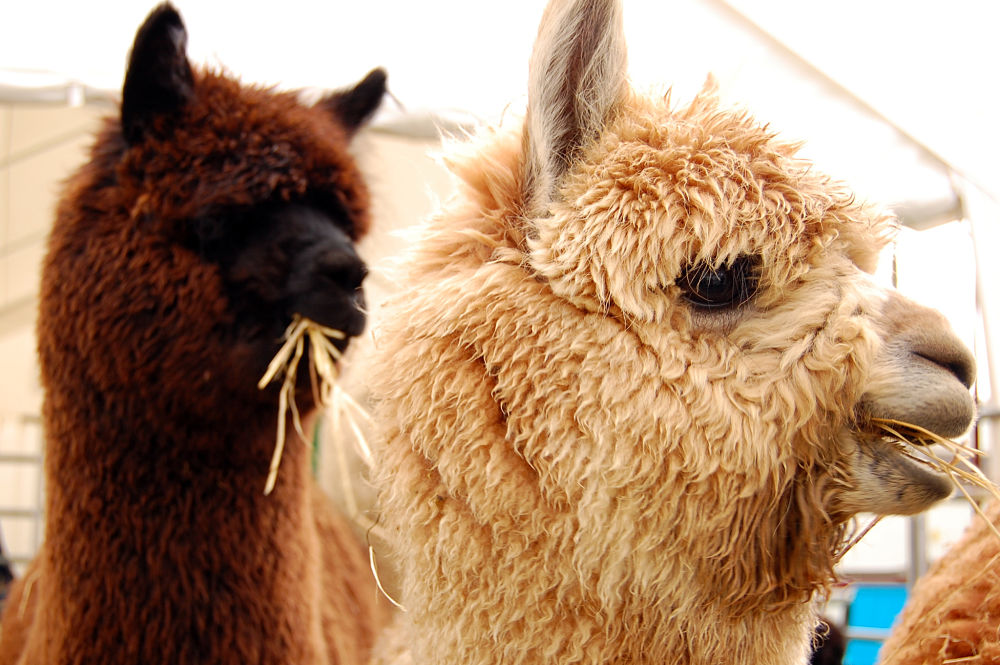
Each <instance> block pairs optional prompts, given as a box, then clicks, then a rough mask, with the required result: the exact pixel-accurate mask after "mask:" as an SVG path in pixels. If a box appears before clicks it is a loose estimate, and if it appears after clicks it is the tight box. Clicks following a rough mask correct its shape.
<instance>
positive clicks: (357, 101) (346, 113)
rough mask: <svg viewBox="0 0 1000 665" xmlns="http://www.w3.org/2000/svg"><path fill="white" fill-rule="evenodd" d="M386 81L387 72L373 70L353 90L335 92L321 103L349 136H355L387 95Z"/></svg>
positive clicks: (378, 69) (380, 69)
mask: <svg viewBox="0 0 1000 665" xmlns="http://www.w3.org/2000/svg"><path fill="white" fill-rule="evenodd" d="M385 81H386V73H385V70H384V69H382V68H377V69H373V70H371V71H370V72H368V74H367V75H366V76H365V77H364V78H363V79H361V81H359V82H358V83H357V84H356V85H355V86H354V87H353V88H350V89H348V90H339V91H337V92H334V93H333V94H331V95H330V96H328V97H325V98H323V99H322V100H321V101H320V102H319V103H320V104H322V105H323V106H324V107H326V108H327V109H328V110H329V111H330V112H331V113H333V114H334V115H335V116H336V117H337V119H338V120H340V122H341V124H342V125H343V126H344V129H345V130H346V131H347V134H348V136H353V135H354V133H355V132H356V131H358V129H360V128H361V126H362V125H364V124H365V123H366V122H368V121H369V120H370V119H371V117H372V116H373V115H374V114H375V111H376V110H377V109H378V106H379V104H380V103H381V102H382V97H383V96H384V95H385Z"/></svg>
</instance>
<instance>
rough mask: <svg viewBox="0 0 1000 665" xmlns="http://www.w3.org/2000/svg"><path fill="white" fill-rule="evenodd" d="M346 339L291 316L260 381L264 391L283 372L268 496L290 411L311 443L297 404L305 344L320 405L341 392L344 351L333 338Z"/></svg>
mask: <svg viewBox="0 0 1000 665" xmlns="http://www.w3.org/2000/svg"><path fill="white" fill-rule="evenodd" d="M345 338H346V335H345V334H344V333H343V332H341V331H340V330H334V329H333V328H327V327H326V326H322V325H320V324H318V323H316V322H315V321H313V320H311V319H307V318H305V317H304V316H301V315H299V314H296V315H295V316H294V317H293V318H292V323H291V324H290V325H289V326H288V328H287V329H286V330H285V334H284V337H283V339H284V340H285V341H284V344H282V346H281V348H280V349H278V352H277V353H276V354H275V356H274V358H273V359H272V360H271V363H270V364H269V365H268V366H267V371H266V372H264V376H262V377H261V379H260V381H258V382H257V388H259V389H261V390H263V389H264V388H265V387H267V386H268V385H269V384H270V383H271V382H272V381H274V380H275V379H276V378H277V376H278V375H279V374H281V373H282V372H283V373H284V379H283V380H282V383H281V390H280V392H279V393H278V433H277V439H276V441H275V445H274V453H273V455H272V456H271V465H270V468H269V470H268V474H267V481H266V482H265V484H264V495H265V496H266V495H268V494H270V493H271V491H272V490H273V489H274V484H275V482H277V480H278V467H279V466H280V465H281V454H282V452H284V449H285V434H286V432H285V423H286V420H287V418H286V416H287V414H288V413H289V412H291V416H292V425H293V426H294V427H295V431H296V432H298V435H299V438H301V439H302V441H303V442H305V443H306V444H308V443H309V440H308V438H307V437H306V435H305V433H304V432H303V431H302V420H301V418H300V416H299V410H298V407H297V406H296V405H295V381H296V378H297V376H298V366H299V361H300V360H302V356H303V355H304V354H305V349H306V344H307V343H308V344H309V360H310V363H309V378H310V383H311V386H312V390H313V396H314V397H315V399H316V404H317V405H319V406H321V407H326V406H330V405H331V404H333V403H334V402H335V401H336V399H335V396H336V394H337V392H338V388H337V375H338V371H337V361H339V360H340V357H341V352H340V349H338V348H337V347H336V346H335V345H334V343H333V341H332V340H343V339H345Z"/></svg>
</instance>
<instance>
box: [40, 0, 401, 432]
mask: <svg viewBox="0 0 1000 665" xmlns="http://www.w3.org/2000/svg"><path fill="white" fill-rule="evenodd" d="M186 40H187V36H186V31H185V28H184V26H183V23H182V21H181V18H180V16H179V15H178V13H177V12H176V11H175V10H174V9H173V8H172V7H171V6H170V5H168V4H164V5H161V6H159V7H158V8H156V9H155V10H154V11H153V12H152V13H151V14H150V16H149V17H148V18H147V20H146V21H145V23H144V24H143V25H142V26H141V28H140V29H139V31H138V33H137V35H136V38H135V43H134V45H133V48H132V51H131V55H130V58H129V63H128V69H127V73H126V76H125V83H124V86H123V90H122V101H121V112H120V117H118V118H113V119H110V120H109V121H108V122H107V124H106V126H105V128H104V130H103V132H102V133H101V134H100V135H99V136H98V138H97V142H96V144H95V146H94V148H93V151H92V158H91V161H90V162H89V163H88V164H86V165H85V166H84V167H83V168H82V169H81V170H80V172H79V173H77V174H76V175H75V176H74V177H73V178H72V179H71V180H70V181H69V183H68V186H67V190H66V192H65V194H64V197H63V201H62V203H61V205H60V208H59V213H58V218H57V221H56V224H55V227H54V230H53V233H52V240H51V243H50V254H49V257H48V260H47V264H46V271H45V276H44V285H43V297H42V307H41V318H40V324H39V330H40V339H41V343H40V347H41V351H42V361H43V366H44V367H45V374H46V375H47V376H50V377H51V378H50V379H49V380H48V381H47V383H48V385H49V387H50V388H53V387H57V386H61V385H67V386H68V385H72V376H68V375H67V374H68V373H72V372H78V371H79V368H81V367H84V368H86V379H87V381H88V382H89V385H90V388H91V389H93V390H97V391H101V392H108V393H109V394H115V395H118V396H121V395H124V394H129V395H137V396H139V399H140V400H142V399H146V400H149V401H150V403H155V404H156V405H157V408H159V409H166V410H171V409H177V410H178V411H179V412H181V413H183V414H185V415H184V416H183V417H184V418H185V419H188V420H189V421H191V422H197V421H198V419H199V418H206V419H210V418H213V417H214V414H213V412H215V413H218V412H220V411H224V410H223V409H219V407H218V405H219V404H222V403H224V402H225V399H220V398H224V397H225V396H229V397H230V398H233V399H236V400H238V401H239V400H243V403H257V402H259V401H260V400H264V401H266V402H267V403H269V404H274V403H275V395H274V393H273V391H272V390H268V391H264V393H262V394H258V392H257V388H256V385H257V380H258V379H259V378H260V377H261V375H262V374H263V373H264V370H265V369H266V367H267V363H268V361H269V360H270V359H271V357H272V356H273V355H274V353H275V352H276V351H277V349H278V347H279V346H280V342H281V336H282V333H283V331H284V329H285V327H286V326H287V325H288V324H289V323H290V322H291V320H292V317H293V316H294V315H295V314H301V315H302V316H305V317H308V318H311V319H314V320H315V321H316V322H317V323H320V324H322V325H324V326H327V327H330V328H334V329H338V330H340V331H342V332H343V333H344V334H345V338H344V340H341V341H338V342H337V344H338V345H339V346H341V347H342V348H343V347H344V346H346V345H347V343H348V340H349V339H350V337H351V336H354V335H357V334H359V333H360V332H361V330H362V328H363V326H364V323H365V315H364V312H363V301H362V297H361V282H362V279H363V278H364V276H365V267H364V265H363V263H362V262H361V260H360V259H359V257H358V255H357V254H356V252H355V250H354V241H355V240H357V239H358V238H360V237H361V236H362V235H363V234H364V233H365V231H366V229H367V227H368V223H369V222H368V195H367V191H366V189H365V187H364V185H363V182H362V179H361V176H360V173H359V171H358V169H357V168H356V166H355V164H354V161H353V159H352V157H351V156H350V154H349V142H350V140H351V138H352V136H353V135H354V133H355V132H356V131H357V130H358V129H359V128H360V127H361V126H362V125H363V124H364V123H365V122H366V121H367V120H368V118H369V117H370V116H371V115H372V113H373V112H374V111H375V109H376V108H377V106H378V104H379V102H380V100H381V98H382V95H383V92H384V89H385V74H384V72H382V71H381V70H375V71H373V72H371V73H370V74H369V75H368V76H367V77H366V78H365V79H363V80H362V81H361V82H360V83H358V84H357V85H356V86H354V87H353V88H351V89H348V90H344V91H340V92H336V93H333V94H331V95H329V96H327V97H325V98H323V99H321V100H320V101H318V102H317V103H316V104H314V105H305V104H302V103H300V101H299V100H298V98H297V96H296V95H295V94H293V93H278V92H273V91H270V90H265V89H261V88H256V87H251V86H243V85H241V84H240V83H238V82H237V81H236V80H234V79H232V78H230V77H228V76H226V75H224V74H220V73H215V72H210V71H200V70H197V69H194V68H192V66H191V65H190V63H189V61H188V59H187V56H186V52H185V49H186ZM304 399H305V400H308V395H306V396H304ZM171 413H173V411H171ZM175 415H177V414H175ZM162 419H165V420H169V419H170V416H165V417H163V418H162Z"/></svg>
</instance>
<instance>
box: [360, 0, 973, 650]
mask: <svg viewBox="0 0 1000 665" xmlns="http://www.w3.org/2000/svg"><path fill="white" fill-rule="evenodd" d="M625 62H626V58H625V47H624V44H623V39H622V30H621V10H620V8H619V7H618V6H617V3H614V2H610V1H607V0H580V1H573V0H556V1H555V2H552V3H551V4H550V6H549V7H548V9H547V10H546V13H545V16H544V18H543V22H542V26H541V28H540V30H539V37H538V41H537V43H536V46H535V51H534V53H533V56H532V60H531V68H530V75H529V86H530V87H529V96H528V111H527V117H526V119H525V123H524V128H523V131H522V132H521V133H520V134H518V135H515V136H505V135H502V134H501V135H500V136H498V137H488V138H487V139H486V140H487V143H486V144H485V145H484V146H481V147H480V151H479V152H478V153H476V154H473V155H471V157H470V158H468V159H466V160H465V161H456V171H457V173H458V175H459V176H460V177H461V178H462V180H463V185H464V190H463V196H462V197H460V198H459V199H457V200H456V201H455V202H454V203H452V205H451V206H450V207H449V208H447V209H446V210H445V211H443V212H442V213H441V215H440V216H439V217H438V218H437V219H434V220H431V229H432V232H431V233H430V234H429V235H428V239H427V241H426V244H425V246H424V247H423V248H422V250H421V252H419V253H418V254H416V255H415V259H414V267H413V272H412V274H411V278H412V285H411V287H410V289H409V290H408V291H407V293H406V294H405V295H404V296H402V297H400V298H399V299H398V300H397V302H396V303H395V304H394V305H393V306H392V307H390V308H389V310H388V312H387V316H386V323H385V324H384V326H383V329H382V334H381V337H380V339H381V341H382V344H381V353H382V354H383V357H384V359H385V360H384V363H383V366H382V371H381V372H380V374H379V375H378V377H377V380H376V387H377V391H378V392H379V393H381V394H382V396H383V398H384V403H385V404H387V405H388V406H387V407H386V408H383V409H382V410H381V415H382V417H383V426H384V427H385V431H386V445H385V447H384V449H383V450H382V452H381V453H380V454H381V455H382V459H381V461H380V464H379V465H377V466H379V467H380V468H379V469H378V472H377V475H378V478H377V482H378V483H379V484H380V486H381V489H382V497H383V502H384V507H385V509H384V513H383V517H384V519H385V520H386V522H387V523H389V524H390V525H391V526H392V528H393V529H395V530H396V531H397V532H398V533H399V534H400V542H401V548H402V552H403V554H404V556H405V558H406V562H405V571H404V572H405V576H406V578H407V580H406V583H405V585H404V596H403V602H404V603H406V604H407V605H410V606H412V607H409V608H408V609H410V610H411V613H410V615H409V617H410V620H411V621H412V622H413V624H414V631H413V635H412V638H413V641H414V643H415V644H417V645H418V650H419V653H418V654H417V656H418V659H419V658H427V659H430V660H434V659H438V662H449V659H451V658H452V657H453V656H456V654H461V653H464V652H463V649H465V650H470V653H471V651H472V650H475V651H476V652H477V653H478V654H479V655H480V656H482V658H483V660H484V661H489V660H490V659H495V658H497V655H498V654H500V653H501V652H502V657H503V659H505V660H506V659H508V658H509V659H511V660H510V662H515V661H516V658H515V654H523V653H531V652H533V649H536V648H537V649H539V650H544V649H547V650H548V651H547V652H546V653H550V654H552V653H569V652H572V653H576V654H577V655H580V654H586V656H585V658H586V659H588V660H592V661H593V662H609V661H614V662H625V661H629V658H631V657H633V656H634V660H633V661H630V662H639V661H642V660H643V659H645V658H648V659H650V660H655V659H657V658H659V659H660V660H669V661H671V662H689V661H691V662H695V661H697V662H720V660H725V659H728V658H729V657H730V656H732V655H733V654H739V657H740V658H741V659H742V660H744V661H745V662H779V661H780V662H790V661H791V660H793V659H792V658H788V657H787V655H788V650H789V649H794V650H798V653H800V654H804V653H805V649H806V644H807V640H808V632H809V629H810V628H811V626H812V623H811V619H808V617H807V615H808V610H807V608H806V604H805V603H806V601H807V600H808V599H809V598H810V596H811V595H812V594H813V593H814V592H815V591H816V590H817V589H820V588H822V587H823V585H825V584H826V583H827V582H828V581H829V580H830V579H831V577H832V567H833V564H834V560H835V553H836V551H837V550H838V547H839V546H840V545H841V543H842V539H843V537H844V531H845V524H847V523H848V521H849V519H850V518H851V517H852V516H853V515H854V514H856V513H857V512H860V511H872V512H876V513H882V514H885V513H904V514H905V513H913V512H917V511H920V510H922V509H924V508H926V507H928V506H929V505H930V504H932V503H933V502H935V501H937V500H939V499H941V498H943V497H944V496H945V495H946V494H947V493H948V492H949V486H948V483H947V482H946V481H945V480H944V479H943V478H942V477H940V476H939V475H937V474H936V473H934V472H932V471H931V470H930V469H929V468H925V467H924V466H923V465H921V464H919V463H916V462H913V461H911V460H910V459H908V458H907V457H906V456H904V455H902V454H900V453H899V452H898V451H897V450H896V448H894V447H893V446H892V445H890V444H887V443H884V442H882V441H880V440H879V439H878V437H876V436H871V435H868V434H865V433H864V432H865V431H867V429H868V423H869V420H870V419H871V418H873V417H875V416H878V417H891V418H897V419H900V420H905V421H908V422H911V423H913V424H916V425H920V426H923V427H926V428H927V429H930V430H933V431H935V432H938V433H940V434H943V435H947V436H952V435H957V434H959V433H961V432H962V431H963V430H964V429H965V428H967V427H968V425H969V423H970V420H971V418H972V415H973V403H972V400H971V398H970V395H969V393H968V390H967V388H968V386H969V384H970V382H971V381H972V379H973V376H974V365H973V360H972V358H971V356H970V354H969V352H968V351H967V350H966V349H965V348H964V347H963V346H962V345H961V343H960V342H959V341H957V340H956V338H955V337H954V335H953V333H952V332H951V331H950V330H949V328H948V325H947V324H946V323H945V321H944V320H943V319H942V317H941V316H940V315H938V314H936V313H934V312H932V311H930V310H927V309H924V308H922V307H920V306H918V305H916V304H914V303H911V302H909V301H907V300H905V299H903V298H902V297H901V296H899V295H898V294H896V293H893V292H891V291H888V290H885V289H882V288H880V287H878V286H877V285H876V284H875V283H874V282H873V280H872V279H871V278H870V276H869V274H868V273H869V271H871V270H873V268H874V265H875V262H876V257H877V255H878V253H879V251H880V250H881V249H882V248H883V246H884V245H885V244H886V242H887V241H888V240H889V238H890V237H891V232H892V225H893V221H892V220H891V218H890V217H888V216H887V215H885V214H882V213H880V212H878V211H877V210H875V209H873V208H870V207H868V206H865V205H862V204H860V203H858V202H857V201H855V199H854V198H853V197H852V196H851V194H850V193H849V192H847V191H845V190H844V188H842V187H841V186H839V185H837V184H836V183H834V182H832V181H830V180H829V179H827V178H824V177H823V176H821V175H819V174H817V173H816V172H815V171H814V170H813V169H812V168H810V166H809V165H808V164H806V163H804V162H803V161H801V160H799V159H798V158H796V156H795V148H794V147H793V146H792V145H790V144H787V143H784V142H782V141H780V140H779V139H778V138H777V137H776V136H775V135H774V134H773V133H771V132H769V131H768V130H767V129H765V128H764V127H762V126H761V125H759V124H758V123H756V122H755V121H754V120H753V119H752V118H750V117H749V116H748V115H746V114H745V113H741V112H734V111H730V110H727V109H725V108H722V107H721V106H720V104H719V102H718V101H717V99H716V98H715V96H714V95H713V94H712V91H711V90H706V91H705V92H703V93H702V94H700V95H699V96H698V97H696V98H695V99H694V100H693V101H692V102H690V104H688V105H687V106H684V107H680V108H675V107H673V106H672V105H671V103H670V102H669V100H668V99H662V98H647V97H643V96H640V95H639V94H637V93H635V92H633V91H632V90H631V89H630V86H629V85H628V82H627V80H626V76H625ZM404 365H405V366H406V367H407V369H406V371H405V372H403V373H400V372H399V371H398V368H399V367H400V366H404ZM527 608H531V609H527ZM535 608H537V609H535ZM784 610H788V611H790V612H793V613H795V614H793V616H792V617H791V618H789V616H788V615H787V614H783V613H782V612H783V611H784ZM752 621H757V622H758V623H756V624H754V625H756V626H757V628H756V629H755V630H757V633H754V632H753V629H748V628H746V625H748V622H752ZM767 622H770V623H767ZM765 624H766V628H762V626H764V625H765ZM739 626H742V628H740V627H739ZM795 626H798V627H799V628H800V629H801V630H798V629H796V628H795ZM790 627H791V633H792V634H791V636H789V633H788V631H789V628H790ZM796 630H798V632H796ZM764 633H767V635H766V636H765V635H763V634H764ZM771 633H776V634H779V635H778V636H776V637H773V638H772V636H771ZM423 635H427V636H428V637H426V638H424V637H423ZM457 635H461V636H463V639H461V640H458V639H457V638H456V641H455V642H451V641H450V640H451V638H452V637H453V636H457ZM737 642H739V643H740V646H739V647H738V649H749V648H753V649H756V650H757V651H754V652H753V653H754V654H757V656H753V657H746V658H742V656H745V655H746V654H745V653H743V652H741V651H739V650H737V651H733V649H734V648H736V647H734V646H733V645H734V644H736V643H737ZM624 652H628V653H624ZM538 653H543V651H538ZM765 653H768V654H771V656H769V657H768V658H765V657H764V656H763V655H762V654H765ZM775 653H779V654H785V656H786V657H784V658H775V657H774V655H773V654H775ZM484 654H487V655H484ZM683 654H687V656H684V655H683ZM725 654H729V655H725ZM758 656H759V658H757V657H758ZM525 658H527V659H528V660H530V658H528V657H525ZM456 659H458V660H461V659H462V657H458V656H456ZM465 662H476V657H474V656H473V657H471V658H470V659H469V660H466V661H465Z"/></svg>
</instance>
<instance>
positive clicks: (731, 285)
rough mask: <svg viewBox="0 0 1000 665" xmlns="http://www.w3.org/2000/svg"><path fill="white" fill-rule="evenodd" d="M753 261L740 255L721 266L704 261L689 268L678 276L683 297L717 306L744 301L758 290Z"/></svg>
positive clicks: (730, 305) (707, 305)
mask: <svg viewBox="0 0 1000 665" xmlns="http://www.w3.org/2000/svg"><path fill="white" fill-rule="evenodd" d="M753 273H754V270H753V262H752V261H751V260H750V259H749V258H748V257H740V258H738V259H736V260H735V261H733V263H732V264H731V265H728V266H721V267H719V268H718V269H713V268H710V267H709V266H707V265H705V264H698V265H695V266H692V267H690V268H688V269H687V270H686V271H685V272H684V274H683V275H682V276H681V278H680V280H678V284H679V285H680V287H681V289H682V291H683V297H684V299H685V300H687V301H688V302H689V303H691V304H692V305H695V306H697V307H702V308H705V309H718V308H723V307H732V306H735V305H741V304H743V303H744V302H746V301H747V300H749V298H750V297H751V296H752V295H753V293H754V291H755V290H756V280H755V277H754V274H753Z"/></svg>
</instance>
